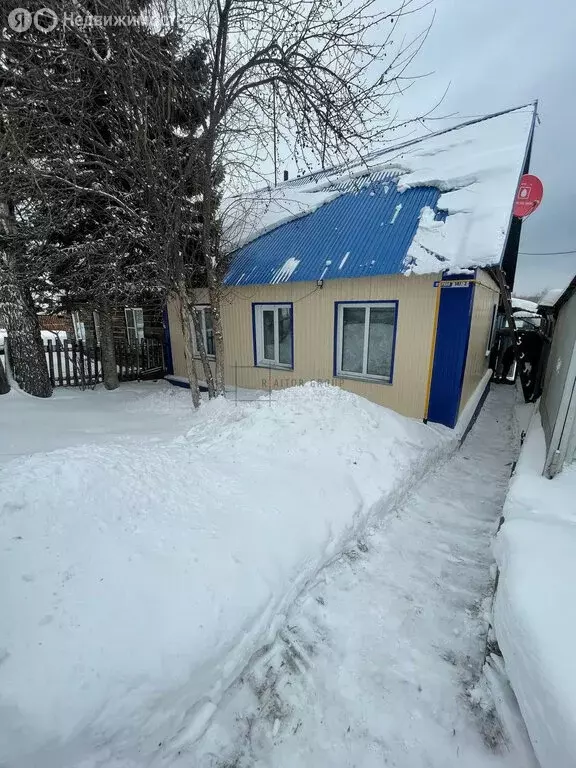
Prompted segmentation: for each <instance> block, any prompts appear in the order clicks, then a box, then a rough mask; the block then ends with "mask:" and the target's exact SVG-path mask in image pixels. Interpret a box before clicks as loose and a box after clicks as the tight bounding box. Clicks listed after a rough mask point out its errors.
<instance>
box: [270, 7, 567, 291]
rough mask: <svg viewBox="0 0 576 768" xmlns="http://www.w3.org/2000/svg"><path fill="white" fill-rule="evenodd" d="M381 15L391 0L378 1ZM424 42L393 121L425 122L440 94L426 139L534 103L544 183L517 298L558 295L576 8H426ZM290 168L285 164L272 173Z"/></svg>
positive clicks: (418, 25) (419, 24)
mask: <svg viewBox="0 0 576 768" xmlns="http://www.w3.org/2000/svg"><path fill="white" fill-rule="evenodd" d="M380 2H381V4H382V7H383V8H395V7H397V0H380ZM434 11H435V14H436V15H435V20H434V23H433V25H432V28H431V31H430V34H429V36H428V39H427V40H426V42H425V45H424V47H423V49H422V50H421V52H420V53H419V54H418V57H417V59H416V60H415V62H414V64H413V65H412V72H413V74H424V73H427V72H432V74H430V75H429V76H428V77H426V78H423V79H421V80H418V81H417V82H415V83H414V84H413V86H412V87H411V88H410V89H409V91H408V93H407V94H405V95H404V96H403V97H402V99H401V105H400V107H399V109H400V113H401V117H402V118H405V117H408V116H410V117H416V116H419V115H422V114H425V113H426V112H427V111H428V110H429V109H430V108H431V107H432V106H434V104H436V103H437V101H438V99H439V98H440V97H441V96H442V94H443V93H444V91H445V89H446V87H447V86H448V85H449V89H448V93H447V95H446V98H445V100H444V101H443V103H442V105H441V106H440V107H439V108H438V110H437V112H436V113H435V114H436V115H437V116H440V115H447V114H453V117H451V118H450V119H449V121H448V122H446V123H442V122H438V121H434V122H432V123H430V124H429V127H430V128H432V129H433V130H438V129H440V128H442V127H444V125H446V126H447V125H448V124H454V123H458V122H462V121H464V120H465V119H467V118H469V117H474V116H480V115H483V114H487V113H491V112H497V111H499V110H501V109H506V108H508V107H514V106H519V105H521V104H525V103H527V102H530V101H534V100H535V99H538V100H539V108H538V114H539V116H540V121H541V122H540V124H539V125H537V127H536V134H535V137H534V144H533V153H532V161H531V166H530V171H531V173H534V174H536V175H537V176H539V177H540V178H541V179H542V182H543V184H544V199H543V202H542V205H541V206H540V208H539V209H538V210H537V211H536V212H535V213H533V214H532V216H531V217H530V218H529V219H527V220H526V221H525V223H524V224H523V234H522V241H521V245H520V251H521V255H520V256H519V262H518V272H517V276H516V285H515V293H517V294H520V295H529V294H538V293H541V292H542V291H543V290H544V289H546V288H556V287H558V288H562V287H564V286H566V285H567V284H568V282H569V281H570V279H571V278H572V277H573V276H574V274H576V253H572V254H567V255H561V256H547V255H544V256H529V255H523V253H522V252H526V253H551V252H556V251H568V250H572V251H576V148H575V143H576V139H575V136H576V128H575V122H576V99H575V86H574V84H575V83H576V0H550V1H549V2H548V3H542V2H541V0H432V3H431V4H430V6H428V7H427V8H425V9H424V10H422V11H421V12H420V13H419V14H415V15H414V16H411V17H409V29H413V30H414V31H416V32H418V31H422V30H423V29H425V28H426V26H427V25H428V23H429V21H430V19H431V17H432V14H433V12H434ZM404 23H405V24H407V23H408V22H406V21H405V22H404ZM285 167H287V168H289V170H290V175H291V176H292V175H293V173H294V172H295V168H294V167H293V165H291V164H290V162H287V163H286V164H281V165H280V169H279V170H280V171H281V170H282V168H285Z"/></svg>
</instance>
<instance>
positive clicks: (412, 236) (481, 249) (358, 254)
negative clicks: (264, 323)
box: [225, 105, 535, 285]
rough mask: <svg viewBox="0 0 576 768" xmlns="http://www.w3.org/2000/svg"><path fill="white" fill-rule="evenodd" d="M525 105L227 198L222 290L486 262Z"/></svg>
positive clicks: (496, 239)
mask: <svg viewBox="0 0 576 768" xmlns="http://www.w3.org/2000/svg"><path fill="white" fill-rule="evenodd" d="M534 116H535V106H534V105H527V106H524V107H519V108H517V109H514V110H508V111H506V112H502V113H498V114H495V115H489V116H487V117H484V118H482V119H479V120H474V121H469V122H467V123H463V124H461V125H459V126H455V127H453V128H450V129H447V130H445V131H440V132H438V133H435V134H431V135H429V136H427V137H424V138H421V139H417V140H413V141H409V142H405V143H403V144H401V145H396V146H395V147H388V148H386V149H383V150H381V151H378V152H374V153H372V154H371V155H370V156H369V157H368V158H364V160H363V161H362V163H355V164H349V165H346V166H339V167H337V168H333V169H328V170H323V171H320V172H317V173H314V174H310V175H309V176H307V177H305V178H299V179H298V178H297V179H293V180H292V181H289V182H285V183H284V184H281V185H280V186H278V187H277V188H269V187H267V188H265V189H260V190H257V191H256V192H254V193H251V194H249V195H248V194H246V195H241V196H238V197H235V198H231V199H229V200H228V201H227V205H226V215H225V235H226V237H227V238H228V241H229V244H230V248H231V249H236V251H235V254H234V256H233V259H232V266H231V268H230V270H229V272H228V274H227V276H226V278H225V282H226V284H228V285H249V284H266V283H279V282H288V281H301V280H318V279H329V278H344V277H365V276H370V275H390V274H402V273H405V274H409V273H411V272H416V273H419V274H430V273H437V272H441V271H445V270H448V271H451V272H462V271H464V270H466V269H469V268H472V267H483V266H489V265H494V264H498V263H500V261H501V258H502V253H503V250H504V245H505V242H506V236H507V233H508V229H509V225H510V221H511V216H512V206H513V202H514V197H515V193H516V189H517V187H518V181H519V179H520V176H521V174H522V171H523V168H524V164H525V161H526V155H527V149H528V146H529V142H530V139H531V135H532V127H533V121H534Z"/></svg>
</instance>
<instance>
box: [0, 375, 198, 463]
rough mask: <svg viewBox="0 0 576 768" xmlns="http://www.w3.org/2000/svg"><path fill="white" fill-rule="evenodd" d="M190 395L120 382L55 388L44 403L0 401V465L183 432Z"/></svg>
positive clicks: (19, 397)
mask: <svg viewBox="0 0 576 768" xmlns="http://www.w3.org/2000/svg"><path fill="white" fill-rule="evenodd" d="M190 402H191V400H190V393H189V392H188V393H185V392H184V391H183V390H177V389H176V388H174V387H171V386H168V385H167V384H165V383H163V382H161V383H158V384H157V383H155V382H146V383H138V384H123V385H122V386H121V387H120V389H117V390H115V391H114V392H107V391H106V390H105V389H104V387H103V385H101V384H100V385H99V386H98V387H96V388H95V389H94V390H92V389H87V390H85V391H82V390H80V389H79V388H78V387H56V389H55V390H54V394H53V395H52V397H51V398H49V399H47V400H43V399H40V398H36V397H29V396H28V395H25V394H22V393H19V392H11V393H10V394H8V395H3V396H2V397H0V466H2V464H3V463H5V462H7V461H10V460H11V459H14V458H16V457H18V456H22V455H26V454H30V453H38V452H45V451H53V450H55V449H57V448H66V447H69V446H73V445H86V444H92V443H109V442H111V441H114V442H120V443H130V442H131V441H133V440H143V439H149V440H154V439H156V440H158V439H163V438H166V437H172V436H176V435H178V434H181V433H182V432H183V431H185V430H186V429H187V428H189V427H190V426H191V425H192V414H191V412H190Z"/></svg>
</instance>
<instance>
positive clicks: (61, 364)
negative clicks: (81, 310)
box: [44, 338, 164, 387]
mask: <svg viewBox="0 0 576 768" xmlns="http://www.w3.org/2000/svg"><path fill="white" fill-rule="evenodd" d="M44 349H45V352H46V365H47V366H48V372H49V374H50V381H51V382H52V386H53V387H93V386H95V385H96V384H98V383H99V382H101V381H102V352H101V348H100V345H99V344H94V343H89V342H84V341H68V340H67V339H66V340H64V341H61V340H60V339H58V338H57V339H56V340H55V341H51V340H49V341H48V342H47V344H46V346H45V347H44ZM114 350H115V353H116V365H117V369H118V378H119V380H120V381H135V380H137V379H144V378H151V377H153V376H161V375H162V374H163V373H164V350H163V347H162V343H161V342H160V341H159V340H158V339H141V340H140V341H138V342H133V343H131V344H129V343H128V342H116V343H115V344H114Z"/></svg>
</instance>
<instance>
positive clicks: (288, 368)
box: [254, 363, 294, 371]
mask: <svg viewBox="0 0 576 768" xmlns="http://www.w3.org/2000/svg"><path fill="white" fill-rule="evenodd" d="M254 368H265V369H269V368H271V369H272V370H273V371H293V370H294V366H293V365H281V364H276V363H256V365H255V366H254Z"/></svg>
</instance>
